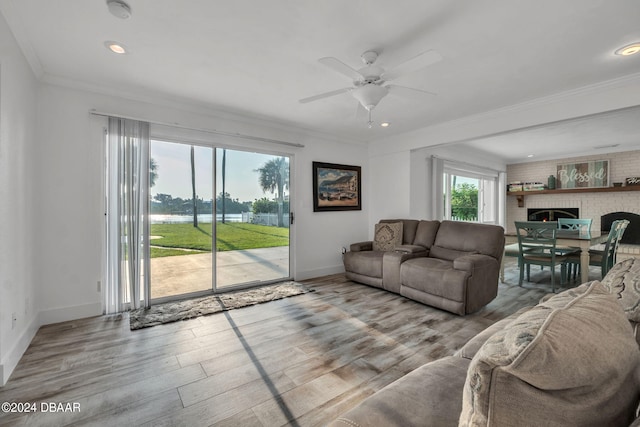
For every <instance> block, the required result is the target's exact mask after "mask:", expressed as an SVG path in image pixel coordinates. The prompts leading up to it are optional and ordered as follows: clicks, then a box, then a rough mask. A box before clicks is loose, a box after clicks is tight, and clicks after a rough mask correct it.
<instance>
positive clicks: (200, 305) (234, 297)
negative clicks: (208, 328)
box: [129, 282, 314, 331]
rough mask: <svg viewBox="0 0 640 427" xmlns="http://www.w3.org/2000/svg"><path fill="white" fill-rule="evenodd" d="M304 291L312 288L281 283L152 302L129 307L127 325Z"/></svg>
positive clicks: (157, 322)
mask: <svg viewBox="0 0 640 427" xmlns="http://www.w3.org/2000/svg"><path fill="white" fill-rule="evenodd" d="M307 292H314V290H313V289H310V288H307V287H305V286H304V285H301V284H300V283H296V282H282V283H278V284H275V285H269V286H263V287H260V288H254V289H249V290H244V291H236V292H229V293H224V294H218V295H211V296H206V297H199V298H193V299H186V300H180V301H172V302H167V303H163V304H157V305H153V306H151V308H139V309H137V310H132V311H131V313H130V314H129V320H130V327H131V330H132V331H133V330H136V329H142V328H148V327H150V326H155V325H161V324H163V323H171V322H177V321H178V320H186V319H192V318H194V317H198V316H206V315H208V314H214V313H219V312H222V311H226V310H233V309H234V308H242V307H247V306H250V305H255V304H261V303H263V302H269V301H274V300H278V299H282V298H287V297H292V296H294V295H300V294H304V293H307Z"/></svg>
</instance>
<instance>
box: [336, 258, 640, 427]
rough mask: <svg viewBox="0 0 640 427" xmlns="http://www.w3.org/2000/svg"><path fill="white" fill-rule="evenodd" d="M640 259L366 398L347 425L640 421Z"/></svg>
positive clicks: (522, 426) (346, 417) (534, 425)
mask: <svg viewBox="0 0 640 427" xmlns="http://www.w3.org/2000/svg"><path fill="white" fill-rule="evenodd" d="M638 283H640V260H634V259H629V260H625V261H623V262H621V263H619V264H617V265H616V266H615V267H614V268H613V269H612V270H611V271H610V272H609V273H608V274H607V276H606V277H605V278H604V279H603V280H602V282H598V281H594V282H588V283H585V284H583V285H581V286H579V287H577V288H574V289H569V290H567V291H564V292H562V293H559V294H550V295H549V296H547V297H545V298H543V299H542V300H541V302H540V303H539V304H538V305H536V306H535V307H529V308H525V309H522V310H520V311H519V312H517V313H515V314H513V315H512V316H510V317H508V318H506V319H503V320H501V321H499V322H497V323H495V324H493V325H492V326H490V327H489V328H487V329H486V330H485V331H483V332H481V333H480V334H478V335H477V336H476V337H474V338H472V339H471V340H470V341H469V342H468V343H467V344H466V345H465V346H464V347H463V348H461V349H460V350H458V352H457V353H455V354H454V355H451V356H447V357H444V358H442V359H439V360H435V361H433V362H430V363H427V364H425V365H423V366H422V367H420V368H418V369H416V370H415V371H413V372H411V373H409V374H407V375H405V376H404V377H402V378H400V379H399V380H397V381H395V382H393V383H391V384H390V385H388V386H387V387H385V388H383V389H382V390H380V391H378V392H376V393H374V394H373V395H372V396H370V397H368V398H367V399H365V400H364V401H363V402H361V403H360V404H359V405H358V406H356V407H355V408H353V409H351V410H349V411H348V412H347V413H345V414H343V415H342V416H340V417H339V418H337V419H336V420H335V421H333V422H332V423H331V424H330V427H344V426H350V427H353V426H359V427H366V426H402V427H410V426H438V427H446V426H451V427H456V426H459V427H467V426H473V427H479V426H495V427H502V426H518V427H527V426H531V427H538V426H576V427H577V426H580V427H585V426H593V427H596V426H597V427H604V426H628V425H631V426H632V427H639V426H640V418H638V419H636V416H637V414H636V408H638V404H639V403H640V351H639V349H638V323H637V322H638V321H640V303H639V302H640V286H637V285H638Z"/></svg>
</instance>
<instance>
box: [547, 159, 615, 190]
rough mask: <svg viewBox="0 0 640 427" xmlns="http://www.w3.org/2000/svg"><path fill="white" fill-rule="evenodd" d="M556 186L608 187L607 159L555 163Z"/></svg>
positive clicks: (608, 170) (608, 171)
mask: <svg viewBox="0 0 640 427" xmlns="http://www.w3.org/2000/svg"><path fill="white" fill-rule="evenodd" d="M557 171H558V174H557V179H556V182H557V184H556V188H602V187H609V186H610V183H609V174H610V169H609V160H592V161H585V162H579V163H561V164H558V165H557Z"/></svg>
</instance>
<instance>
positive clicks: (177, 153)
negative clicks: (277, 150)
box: [151, 141, 277, 202]
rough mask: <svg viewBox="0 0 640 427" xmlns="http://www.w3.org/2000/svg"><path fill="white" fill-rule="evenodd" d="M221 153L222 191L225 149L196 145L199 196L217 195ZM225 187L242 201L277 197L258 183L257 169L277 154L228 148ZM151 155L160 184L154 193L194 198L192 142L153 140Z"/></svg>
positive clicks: (208, 198)
mask: <svg viewBox="0 0 640 427" xmlns="http://www.w3.org/2000/svg"><path fill="white" fill-rule="evenodd" d="M214 150H217V151H218V154H217V164H218V168H217V169H218V171H217V174H218V176H217V184H218V190H217V191H215V194H219V193H220V192H221V191H222V179H221V169H222V151H223V150H222V149H220V148H218V149H215V148H211V147H201V146H195V149H194V153H195V170H196V193H197V196H198V197H199V198H202V199H204V200H211V199H212V198H213V194H214V191H213V177H212V173H213V152H214ZM226 151H227V156H226V171H227V179H226V180H225V191H226V192H227V193H229V194H230V195H231V198H232V199H239V200H240V201H241V202H245V201H254V200H255V199H260V198H262V197H267V198H273V197H275V195H272V194H271V193H264V192H263V191H262V189H261V188H260V185H259V183H258V178H259V174H258V172H255V170H256V169H258V168H260V167H262V166H263V165H264V164H265V163H266V162H268V161H269V160H270V159H273V158H275V157H277V156H272V155H269V154H260V153H251V152H247V151H237V150H230V149H227V150H226ZM151 158H153V159H154V160H155V161H156V163H157V165H158V168H157V174H158V177H157V179H156V184H155V186H154V187H152V188H151V194H152V195H153V196H155V195H156V194H158V193H164V194H170V195H171V196H172V197H174V198H176V197H181V198H183V199H191V146H190V145H188V144H178V143H172V142H164V141H151Z"/></svg>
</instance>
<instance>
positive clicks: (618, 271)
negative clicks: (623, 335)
mask: <svg viewBox="0 0 640 427" xmlns="http://www.w3.org/2000/svg"><path fill="white" fill-rule="evenodd" d="M602 284H603V285H604V287H605V288H606V289H607V290H608V291H609V292H610V293H612V294H613V295H615V296H616V298H617V299H618V302H619V303H620V305H622V309H623V310H624V312H625V314H626V315H627V318H628V319H629V320H633V321H634V322H640V259H636V258H629V259H627V260H624V261H622V262H619V263H618V264H616V265H614V266H613V268H612V269H611V270H609V272H608V273H607V275H606V276H604V279H602Z"/></svg>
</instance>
